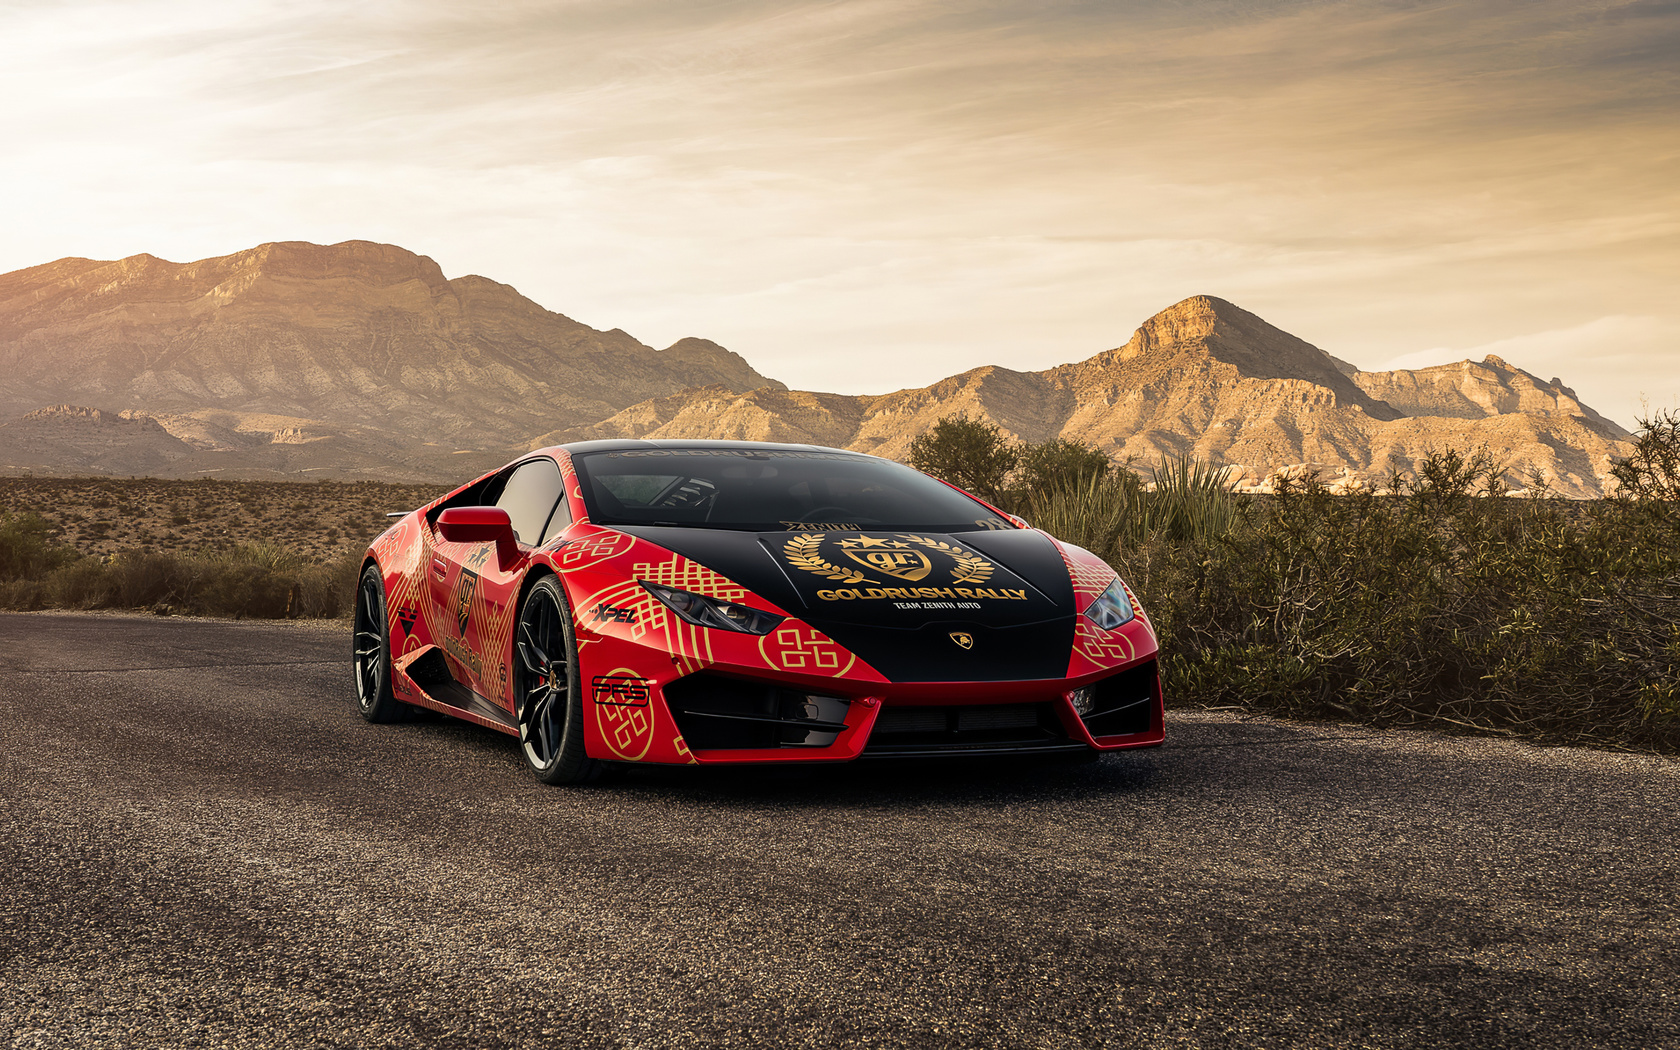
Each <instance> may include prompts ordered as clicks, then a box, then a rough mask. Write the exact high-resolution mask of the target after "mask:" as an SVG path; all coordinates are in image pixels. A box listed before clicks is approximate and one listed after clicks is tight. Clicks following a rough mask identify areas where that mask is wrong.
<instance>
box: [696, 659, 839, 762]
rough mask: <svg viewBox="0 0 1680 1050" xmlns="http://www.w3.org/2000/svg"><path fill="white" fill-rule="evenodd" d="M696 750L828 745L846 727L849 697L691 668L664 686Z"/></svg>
mask: <svg viewBox="0 0 1680 1050" xmlns="http://www.w3.org/2000/svg"><path fill="white" fill-rule="evenodd" d="M664 694H665V705H666V706H667V707H669V708H670V709H671V717H673V718H675V719H676V720H677V729H678V730H679V731H680V732H681V733H682V735H683V740H684V742H686V743H687V744H688V746H689V749H690V750H693V751H717V750H740V749H759V748H786V747H828V746H829V745H830V744H833V743H834V741H835V740H837V739H838V738H839V736H840V733H841V732H842V731H844V730H845V728H846V726H845V721H846V710H847V708H848V707H849V706H850V705H849V701H846V700H843V699H840V698H839V697H832V696H815V695H812V694H809V693H804V692H801V691H799V690H795V689H784V688H781V687H778V686H773V685H766V684H764V683H762V682H749V681H747V680H745V679H741V678H730V677H728V676H726V675H718V674H708V673H705V672H702V673H700V674H691V675H689V676H688V677H686V678H679V679H677V680H676V681H675V682H672V683H671V684H670V685H668V686H666V687H665V689H664Z"/></svg>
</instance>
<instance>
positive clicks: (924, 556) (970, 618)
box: [619, 526, 1074, 682]
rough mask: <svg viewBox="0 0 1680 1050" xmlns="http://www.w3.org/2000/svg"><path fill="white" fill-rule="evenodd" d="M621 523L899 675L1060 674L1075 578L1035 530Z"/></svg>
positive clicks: (998, 677)
mask: <svg viewBox="0 0 1680 1050" xmlns="http://www.w3.org/2000/svg"><path fill="white" fill-rule="evenodd" d="M619 528H620V530H621V531H623V532H626V533H629V534H631V535H634V536H638V537H641V538H643V539H646V540H649V541H651V542H653V543H657V544H659V545H660V546H662V547H665V548H667V549H668V550H672V551H675V552H677V553H678V554H681V555H683V556H684V557H686V558H689V559H691V560H693V561H696V562H699V563H700V564H701V565H704V566H706V567H707V568H709V569H711V570H713V571H714V572H717V573H720V574H722V575H724V576H727V577H728V578H730V579H732V580H734V581H735V582H737V583H739V584H741V585H742V586H744V587H747V588H749V589H751V590H752V591H754V592H755V593H757V594H759V595H761V596H763V597H764V598H766V599H768V600H770V601H772V602H775V603H776V604H777V605H779V606H781V607H782V608H784V609H787V610H788V611H789V612H792V613H794V614H795V615H797V616H799V617H800V618H801V619H803V620H805V621H806V622H807V623H810V624H811V625H813V626H815V627H817V628H819V629H820V630H822V631H823V632H824V633H826V634H828V635H829V636H830V637H832V638H833V639H834V640H835V641H837V642H839V643H840V644H841V645H844V646H845V647H846V648H848V649H850V650H851V651H853V652H855V653H857V654H858V656H860V657H862V658H863V659H864V660H865V661H867V662H868V663H869V664H870V665H871V666H873V667H874V668H875V669H876V670H878V671H880V672H881V673H882V674H884V675H886V676H887V677H888V678H889V679H891V680H892V681H895V682H961V681H1030V680H1040V679H1047V678H1060V677H1062V676H1063V675H1064V674H1066V672H1067V661H1068V652H1069V648H1070V646H1071V645H1072V642H1073V618H1074V608H1073V587H1072V584H1071V583H1070V582H1069V581H1068V574H1067V568H1066V566H1065V565H1064V564H1063V563H1062V559H1061V555H1060V554H1058V553H1057V551H1056V549H1055V547H1054V546H1053V545H1052V544H1051V542H1050V541H1049V540H1048V539H1046V538H1045V537H1044V536H1043V535H1042V534H1040V533H1037V532H1033V531H1030V530H1024V529H1007V530H998V531H980V532H965V533H960V534H948V533H927V532H896V531H892V532H888V531H863V532H762V533H749V532H729V531H723V530H710V529H694V528H665V527H656V526H619Z"/></svg>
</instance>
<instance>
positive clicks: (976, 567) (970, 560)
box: [904, 536, 992, 583]
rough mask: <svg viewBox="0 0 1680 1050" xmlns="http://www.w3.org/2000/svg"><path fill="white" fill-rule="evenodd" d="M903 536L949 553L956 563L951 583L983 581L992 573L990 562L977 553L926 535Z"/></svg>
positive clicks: (912, 541) (940, 551)
mask: <svg viewBox="0 0 1680 1050" xmlns="http://www.w3.org/2000/svg"><path fill="white" fill-rule="evenodd" d="M904 538H905V539H907V540H909V541H910V542H911V543H919V544H921V545H922V546H924V547H927V548H929V549H931V550H936V551H938V552H939V553H941V554H948V555H950V557H951V560H952V561H954V562H956V563H957V568H956V571H955V572H954V573H952V574H951V581H952V582H953V583H985V582H986V577H988V576H990V575H991V574H992V563H991V562H989V561H987V560H986V559H985V558H982V557H980V555H978V554H974V553H971V552H969V551H965V550H963V549H962V548H961V547H958V546H956V545H955V544H951V543H941V542H940V541H939V540H933V539H929V538H927V537H926V536H906V537H904Z"/></svg>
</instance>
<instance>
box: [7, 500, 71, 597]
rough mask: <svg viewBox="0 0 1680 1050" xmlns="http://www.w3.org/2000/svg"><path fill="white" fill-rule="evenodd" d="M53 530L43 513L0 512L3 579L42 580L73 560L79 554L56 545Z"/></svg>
mask: <svg viewBox="0 0 1680 1050" xmlns="http://www.w3.org/2000/svg"><path fill="white" fill-rule="evenodd" d="M52 531H53V530H52V526H51V525H50V524H48V523H47V520H46V519H45V518H43V517H41V516H40V515H39V514H6V513H0V580H8V581H10V580H39V579H40V578H41V577H43V576H45V575H46V574H47V573H49V572H51V571H52V570H54V569H56V568H58V567H59V566H61V565H63V564H65V563H66V562H69V561H73V560H74V559H75V557H76V554H75V552H74V551H70V550H67V549H65V548H64V547H61V546H59V545H57V544H56V543H54V541H53V536H52Z"/></svg>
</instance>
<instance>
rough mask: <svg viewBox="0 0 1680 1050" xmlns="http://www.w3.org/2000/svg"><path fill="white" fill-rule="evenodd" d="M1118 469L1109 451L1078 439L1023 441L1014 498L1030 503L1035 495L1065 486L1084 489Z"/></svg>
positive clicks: (1013, 482)
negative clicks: (1038, 441) (1032, 442)
mask: <svg viewBox="0 0 1680 1050" xmlns="http://www.w3.org/2000/svg"><path fill="white" fill-rule="evenodd" d="M1113 471H1114V461H1113V460H1111V459H1109V457H1108V454H1107V453H1105V452H1102V451H1100V450H1098V449H1095V448H1092V447H1091V446H1089V445H1086V444H1082V443H1080V442H1078V441H1068V440H1066V439H1064V438H1055V439H1053V440H1051V441H1046V442H1044V443H1042V444H1037V445H1034V444H1026V445H1022V446H1021V448H1020V451H1019V453H1018V455H1017V457H1016V466H1015V474H1014V476H1013V478H1012V479H1011V483H1010V488H1011V489H1012V490H1013V492H1012V493H1011V496H1010V502H1011V503H1012V504H1014V505H1015V506H1017V507H1027V506H1030V505H1031V504H1032V501H1033V499H1034V498H1035V497H1037V498H1042V497H1043V496H1044V495H1046V494H1048V493H1052V492H1056V491H1060V490H1065V489H1080V488H1083V487H1085V486H1088V485H1090V484H1092V483H1093V482H1099V481H1101V480H1102V479H1104V478H1106V477H1108V476H1109V475H1110V474H1111V473H1113Z"/></svg>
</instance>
